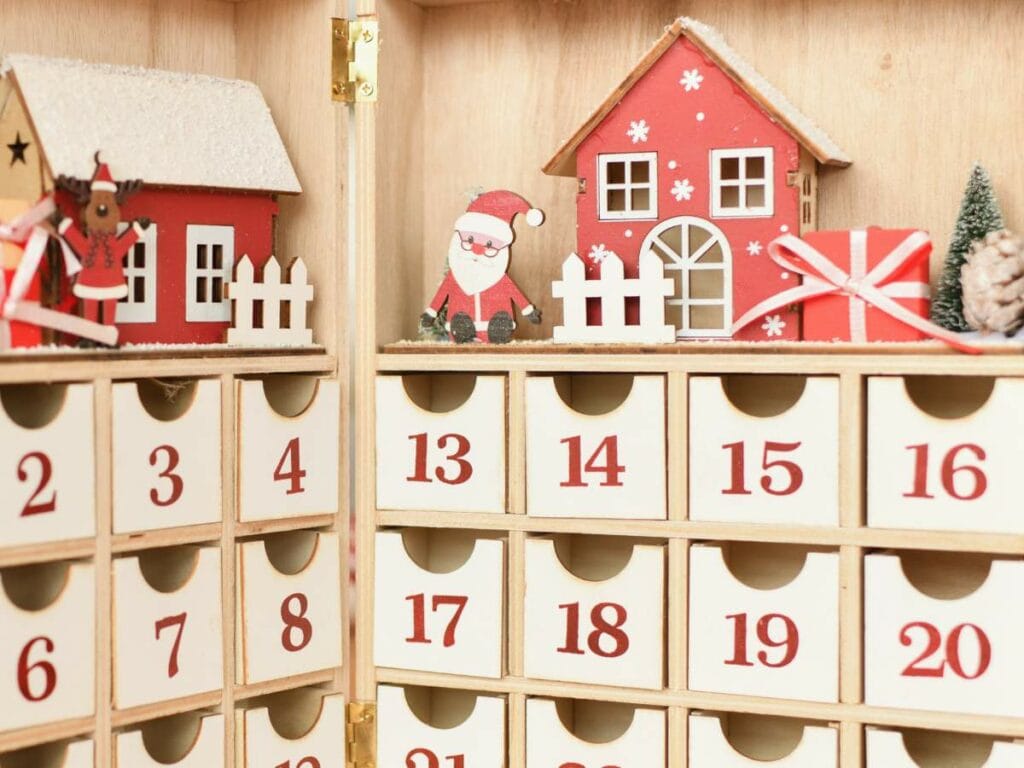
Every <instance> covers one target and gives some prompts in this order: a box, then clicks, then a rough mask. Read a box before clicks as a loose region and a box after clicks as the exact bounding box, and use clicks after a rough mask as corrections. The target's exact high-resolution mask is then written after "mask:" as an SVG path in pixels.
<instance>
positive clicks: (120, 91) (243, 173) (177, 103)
mask: <svg viewBox="0 0 1024 768" xmlns="http://www.w3.org/2000/svg"><path fill="white" fill-rule="evenodd" d="M10 72H13V73H14V81H15V83H16V84H17V87H18V90H19V91H20V93H21V96H22V98H23V100H24V102H25V106H26V108H27V110H28V113H29V116H30V117H31V120H32V124H33V126H34V128H35V131H36V136H37V139H38V140H39V143H40V144H41V150H42V153H43V156H44V157H45V158H46V162H47V164H48V166H49V169H50V172H51V173H52V174H53V175H54V176H55V177H56V176H59V175H61V174H65V175H68V176H74V177H76V178H80V179H88V178H90V177H91V176H92V172H93V169H94V163H93V155H94V154H95V152H96V151H97V150H101V151H102V153H103V160H104V162H106V163H108V164H109V165H110V169H111V171H112V173H113V174H114V176H115V178H117V179H142V180H143V181H145V182H146V183H149V184H158V185H168V186H185V187H209V188H217V189H244V190H250V191H262V192H293V193H294V192H301V191H302V188H301V187H300V186H299V180H298V178H297V177H296V175H295V170H294V168H292V164H291V161H290V160H289V159H288V153H287V151H286V150H285V147H284V142H283V141H282V140H281V136H280V134H279V133H278V132H277V127H276V126H275V125H274V119H273V117H272V116H271V114H270V107H268V106H267V102H266V101H265V100H264V98H263V94H262V93H261V92H260V89H259V88H258V87H257V86H256V85H255V84H254V83H250V82H246V81H244V80H226V79H222V78H217V77H209V76H206V75H196V74H184V73H179V72H164V71H160V70H154V69H143V68H141V67H123V66H113V65H108V64H90V63H86V62H83V61H72V60H69V59H53V58H45V57H41V56H31V55H27V54H9V55H8V56H7V57H6V58H5V59H4V62H3V66H2V69H0V73H2V74H3V75H4V76H7V75H8V73H10Z"/></svg>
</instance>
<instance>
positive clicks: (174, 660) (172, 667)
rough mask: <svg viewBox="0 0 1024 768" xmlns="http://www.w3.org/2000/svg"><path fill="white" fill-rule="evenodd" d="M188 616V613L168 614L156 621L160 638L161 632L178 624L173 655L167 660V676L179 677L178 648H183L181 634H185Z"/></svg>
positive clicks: (157, 634) (157, 635) (172, 649)
mask: <svg viewBox="0 0 1024 768" xmlns="http://www.w3.org/2000/svg"><path fill="white" fill-rule="evenodd" d="M187 618H188V613H179V614H176V615H174V616H168V617H166V618H164V619H160V620H159V621H157V622H156V639H157V640H159V639H160V633H161V632H163V631H164V630H165V629H167V628H168V627H173V626H175V625H177V627H178V634H177V635H175V637H174V644H173V645H172V646H171V656H170V658H169V659H168V660H167V676H168V677H177V675H178V649H179V648H181V636H182V635H183V634H185V620H186V619H187Z"/></svg>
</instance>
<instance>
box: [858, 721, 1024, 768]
mask: <svg viewBox="0 0 1024 768" xmlns="http://www.w3.org/2000/svg"><path fill="white" fill-rule="evenodd" d="M864 739H865V742H866V743H865V758H866V762H865V766H866V768H946V766H956V765H969V766H972V768H1018V766H1021V765H1024V744H1022V743H1020V742H1013V741H1003V740H999V739H991V738H988V737H986V736H976V735H973V734H964V733H938V732H935V731H906V732H903V733H901V732H900V731H892V730H887V729H884V728H868V729H866V731H865V733H864Z"/></svg>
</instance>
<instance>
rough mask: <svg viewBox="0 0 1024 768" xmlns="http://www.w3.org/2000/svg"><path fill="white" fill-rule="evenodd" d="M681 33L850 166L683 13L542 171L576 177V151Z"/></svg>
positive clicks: (801, 135)
mask: <svg viewBox="0 0 1024 768" xmlns="http://www.w3.org/2000/svg"><path fill="white" fill-rule="evenodd" d="M680 36H684V37H686V38H687V39H688V40H690V41H691V42H692V43H693V44H694V45H695V46H697V48H699V49H700V50H701V51H702V52H703V53H704V54H705V55H706V56H707V57H708V58H710V59H711V60H712V61H713V62H714V63H715V64H716V65H717V66H718V67H719V68H720V69H722V71H723V72H725V73H726V74H727V75H728V76H729V77H731V78H732V79H733V81H734V82H736V84H737V85H739V86H740V87H741V88H742V89H743V90H744V91H745V92H746V93H747V94H748V95H749V96H750V97H751V98H752V99H753V100H754V101H756V102H757V103H758V104H759V105H760V106H761V107H762V108H763V109H764V110H765V111H766V112H767V113H768V114H769V115H770V116H771V117H772V118H773V119H774V120H775V121H776V122H778V123H780V124H781V125H783V126H784V127H785V128H786V130H788V131H789V132H790V133H791V134H792V135H793V137H794V138H795V139H796V140H797V141H799V142H800V143H801V144H802V145H803V146H804V147H805V148H806V149H807V150H808V151H809V152H810V153H811V155H813V156H814V157H815V159H817V160H818V162H819V163H824V164H825V165H835V166H839V167H845V166H848V165H850V163H851V160H850V158H849V157H848V156H847V155H846V153H845V152H843V150H842V149H840V148H839V146H838V145H837V144H836V143H835V142H834V141H832V139H831V138H830V137H829V135H828V134H827V133H825V132H824V131H823V130H822V129H821V128H819V127H818V126H817V125H815V124H814V122H813V121H812V120H811V119H810V118H809V117H807V116H806V115H805V114H804V113H803V112H801V111H800V110H799V109H797V108H796V107H795V106H794V105H793V103H792V102H791V101H790V100H789V99H787V98H786V97H785V96H784V95H783V93H782V91H780V90H779V89H778V88H776V87H775V86H774V85H772V84H771V83H769V82H768V81H767V80H765V79H764V77H762V76H761V75H760V74H759V73H758V72H757V70H756V69H754V67H753V66H752V65H751V64H750V62H748V61H747V60H746V59H744V58H743V57H742V56H740V55H739V54H738V53H736V51H734V50H733V49H732V48H731V47H730V46H729V44H728V43H726V42H725V38H724V37H722V35H721V34H720V33H719V32H718V30H716V29H715V28H714V27H710V26H708V25H707V24H704V23H703V22H700V21H697V20H696V19H691V18H689V17H686V16H682V17H680V18H678V19H676V20H675V22H674V23H673V24H672V25H671V26H669V27H667V28H666V29H665V34H663V35H662V36H661V37H660V38H658V40H657V41H655V43H654V46H653V47H652V48H651V49H650V50H649V51H648V52H647V53H646V54H645V55H644V57H643V58H642V59H641V60H640V62H639V63H638V64H637V65H636V66H635V67H634V68H633V69H632V70H631V71H630V73H629V74H628V75H627V76H626V79H625V80H623V81H622V82H621V83H620V84H619V85H618V86H617V87H616V88H615V90H613V91H612V92H611V93H610V94H609V95H608V97H607V98H606V99H605V100H604V101H603V102H601V104H600V106H598V108H597V109H596V110H595V111H594V112H593V114H591V115H590V117H589V118H587V121H586V122H585V123H583V125H582V126H580V128H579V129H578V130H577V131H576V133H574V134H573V135H572V137H571V138H569V139H568V140H567V141H565V142H564V143H563V144H562V146H561V147H559V148H558V150H557V151H556V152H555V154H554V156H553V157H552V158H551V159H550V160H548V162H547V164H546V165H545V166H544V173H547V174H551V175H555V176H575V175H576V150H578V149H579V147H580V145H581V144H582V143H583V142H584V140H586V138H587V136H589V135H590V133H591V132H592V131H593V130H594V129H595V128H597V127H598V126H599V125H600V124H601V121H602V120H604V119H605V118H606V117H607V116H608V114H609V113H610V112H611V111H612V110H613V109H615V107H616V106H617V105H618V104H619V102H621V101H622V98H623V97H624V96H625V95H626V94H627V93H628V92H629V91H630V90H631V89H632V88H633V86H635V85H636V84H637V83H639V82H640V80H641V79H643V77H644V75H646V74H647V73H648V71H650V69H651V67H653V66H654V65H655V64H656V63H657V61H658V60H659V59H660V58H661V57H662V56H663V55H664V54H665V52H666V51H668V49H669V48H671V47H672V45H674V44H675V42H676V40H678V39H679V37H680Z"/></svg>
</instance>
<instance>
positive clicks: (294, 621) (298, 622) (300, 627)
mask: <svg viewBox="0 0 1024 768" xmlns="http://www.w3.org/2000/svg"><path fill="white" fill-rule="evenodd" d="M293 601H294V602H296V603H297V604H298V610H297V611H293V610H292V602H293ZM308 610H309V598H307V597H306V596H305V595H304V594H302V593H301V592H295V593H294V594H291V595H288V597H286V598H285V599H284V601H283V602H282V603H281V621H283V622H284V629H283V630H282V631H281V646H282V647H283V648H284V649H285V650H286V651H288V652H289V653H296V652H297V651H301V650H302V649H303V648H305V647H306V646H307V645H309V641H310V640H312V639H313V625H312V624H311V623H310V621H309V619H307V618H306V611H308ZM293 630H297V631H298V632H299V641H298V642H295V641H294V638H293V636H292V631H293Z"/></svg>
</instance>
